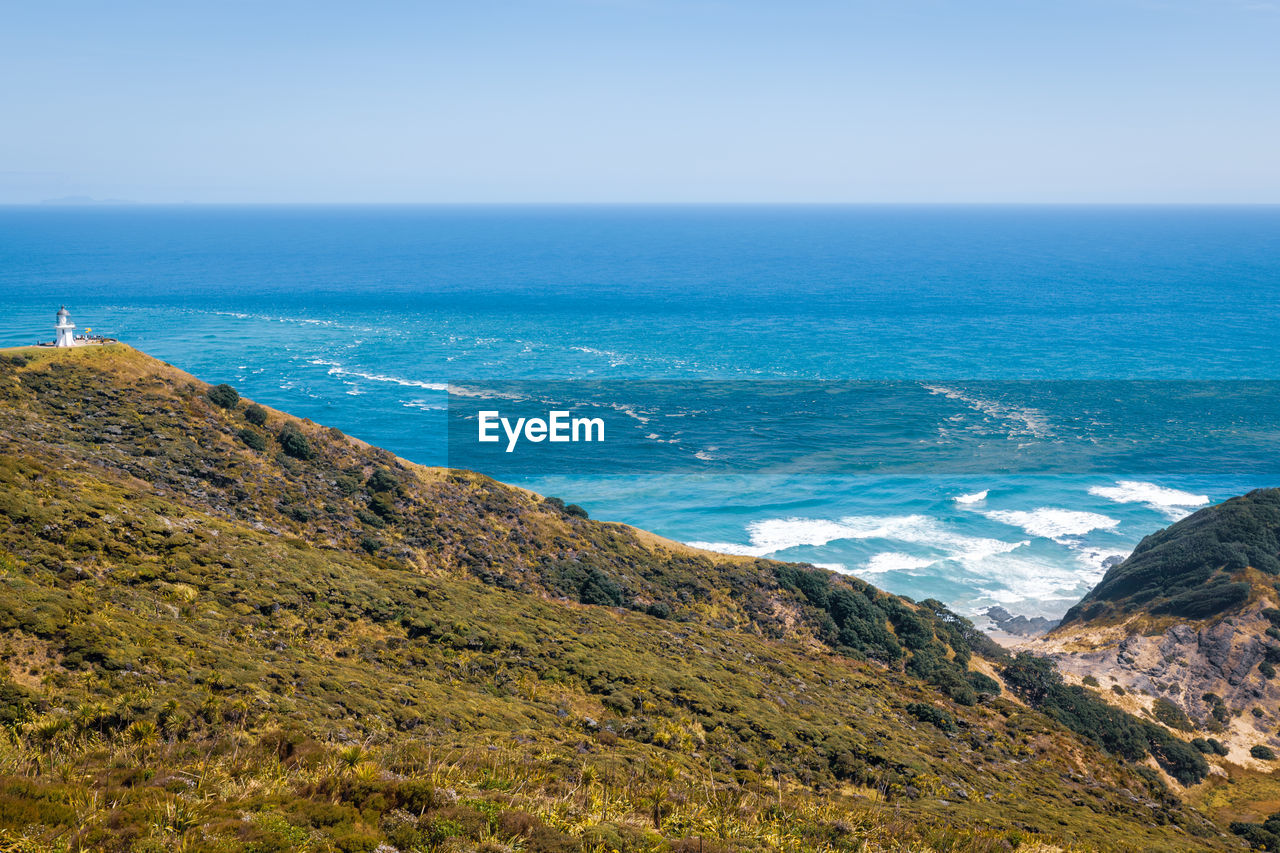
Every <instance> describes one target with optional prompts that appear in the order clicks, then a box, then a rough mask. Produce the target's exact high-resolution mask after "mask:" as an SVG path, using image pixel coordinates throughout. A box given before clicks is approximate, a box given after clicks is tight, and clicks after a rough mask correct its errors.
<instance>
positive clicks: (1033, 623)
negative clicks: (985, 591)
mask: <svg viewBox="0 0 1280 853" xmlns="http://www.w3.org/2000/svg"><path fill="white" fill-rule="evenodd" d="M987 618H988V619H990V620H991V621H992V622H994V623H995V626H996V627H997V628H999V629H1000V630H1001V631H1004V632H1005V633H1006V634H1014V635H1016V636H1018V637H1038V636H1040V635H1041V634H1043V633H1045V632H1046V631H1049V630H1050V629H1052V628H1053V627H1055V626H1056V625H1057V624H1058V620H1056V619H1046V618H1044V617H1043V616H1034V617H1032V618H1030V619H1028V618H1027V617H1026V616H1022V615H1018V616H1014V615H1013V614H1012V613H1010V612H1009V611H1008V610H1005V609H1004V608H1003V607H989V608H987Z"/></svg>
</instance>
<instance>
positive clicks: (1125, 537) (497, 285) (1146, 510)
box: [0, 207, 1280, 615]
mask: <svg viewBox="0 0 1280 853" xmlns="http://www.w3.org/2000/svg"><path fill="white" fill-rule="evenodd" d="M63 303H65V304H67V305H68V307H69V308H70V309H71V310H72V314H73V320H74V321H76V322H77V323H78V324H79V326H80V328H82V329H83V328H85V327H92V329H93V330H94V332H102V333H105V334H109V335H114V336H117V337H120V338H122V339H124V340H126V341H128V342H129V343H132V344H134V345H135V346H138V347H139V348H141V349H144V350H146V351H148V352H150V353H152V354H154V355H156V356H158V357H160V358H163V359H165V360H166V361H169V362H171V363H173V364H176V365H178V366H180V367H182V368H184V369H186V370H189V371H191V372H192V373H195V374H196V375H198V376H200V377H202V378H204V379H207V380H209V381H213V382H218V381H225V382H230V383H232V384H234V385H236V386H237V387H238V388H239V389H240V390H241V391H242V393H244V394H246V395H247V396H250V397H253V398H255V399H258V400H260V401H262V402H264V403H267V404H270V405H272V406H276V407H278V408H281V409H285V410H287V411H290V412H293V413H295V414H298V415H301V416H305V417H310V418H313V419H314V420H316V421H319V422H321V423H325V424H331V425H334V426H337V427H339V428H341V429H343V430H345V431H346V432H349V433H351V434H353V435H356V436H359V437H361V438H364V439H366V440H368V441H371V442H374V443H376V444H379V445H383V446H386V447H388V448H390V449H392V450H394V451H396V452H397V453H400V454H401V455H404V456H406V457H408V458H410V459H414V460H416V461H421V462H425V463H440V462H444V461H447V460H448V458H449V451H450V447H449V445H448V443H447V442H446V440H445V432H444V424H445V419H444V418H445V410H446V405H447V403H448V395H447V394H446V392H445V390H444V388H445V387H446V384H447V383H455V384H457V383H461V384H464V385H466V386H467V387H468V388H471V389H480V390H483V389H484V388H485V387H486V382H487V383H489V384H490V385H493V384H494V383H498V382H500V381H502V380H510V379H519V380H526V381H529V382H537V381H540V380H559V379H576V380H582V379H593V380H608V383H609V384H608V385H607V386H605V387H607V388H608V389H610V390H611V392H612V393H615V394H617V395H619V397H620V398H622V399H618V400H616V401H613V402H614V403H615V404H616V405H617V406H618V407H620V408H626V407H628V406H640V405H647V406H650V409H649V410H646V411H648V412H649V415H648V420H647V421H646V424H648V426H646V431H645V432H644V433H643V435H642V436H641V437H642V438H644V437H646V436H648V435H653V436H654V438H652V439H649V441H650V443H649V444H648V445H646V444H645V442H644V441H638V442H636V443H635V444H634V445H628V450H627V452H628V453H631V454H633V458H630V459H629V460H627V462H628V464H626V465H620V466H618V469H617V470H611V469H609V468H608V467H605V468H591V467H589V466H583V467H582V469H581V470H575V466H573V465H571V464H570V465H554V464H552V465H548V466H547V468H546V470H544V471H538V470H525V471H520V472H514V473H515V476H507V477H505V478H506V479H513V480H517V481H519V482H521V483H522V484H524V485H528V486H530V487H532V488H536V489H538V490H540V491H544V492H546V493H550V494H557V495H559V496H561V497H563V498H564V499H566V500H568V501H572V502H576V503H579V504H582V505H583V506H585V507H586V508H587V509H588V510H590V511H591V513H592V515H593V516H594V517H598V518H607V519H615V520H620V521H626V522H629V523H633V524H637V525H640V526H642V527H646V528H649V529H652V530H655V531H657V532H659V533H662V534H664V535H667V536H671V537H673V538H676V539H680V540H683V541H689V542H698V543H703V544H706V545H709V546H711V547H714V548H717V549H720V550H725V551H734V552H738V553H752V554H761V555H772V556H779V557H786V558H792V559H803V560H808V561H812V562H815V563H818V564H822V565H828V566H831V567H832V568H837V569H839V570H841V571H848V572H852V573H855V574H858V575H860V576H862V577H865V578H867V579H869V580H871V581H873V582H875V583H877V584H878V585H880V586H883V587H886V588H888V589H891V590H894V591H897V592H902V593H905V594H908V595H912V596H915V597H926V596H935V597H938V598H941V599H943V600H944V601H947V602H949V603H951V604H952V605H954V606H956V607H957V608H959V609H960V610H962V611H964V612H967V613H977V612H980V611H981V610H982V609H984V608H985V607H987V606H990V605H991V604H997V603H998V604H1003V605H1004V606H1006V607H1008V608H1009V609H1011V610H1013V611H1015V612H1022V613H1028V614H1049V615H1054V614H1060V613H1061V612H1062V611H1063V610H1065V608H1066V607H1067V606H1069V605H1070V604H1071V603H1073V602H1074V601H1075V600H1076V599H1077V598H1078V597H1079V596H1080V595H1081V594H1083V592H1085V591H1086V590H1087V589H1088V588H1089V587H1090V586H1091V585H1092V584H1093V583H1095V582H1096V580H1097V579H1098V578H1099V577H1100V576H1101V573H1102V563H1103V561H1104V560H1105V559H1106V558H1107V557H1110V556H1113V555H1123V554H1125V553H1127V551H1128V550H1129V549H1131V548H1132V547H1133V545H1134V544H1135V543H1136V542H1137V541H1138V539H1139V538H1141V536H1142V535H1144V534H1145V533H1148V532H1151V531H1153V530H1155V529H1157V528H1159V527H1161V526H1164V525H1166V524H1168V523H1169V522H1170V521H1171V520H1172V519H1175V518H1178V517H1180V516H1182V515H1184V514H1185V513H1187V512H1190V511H1192V510H1193V509H1194V508H1195V507H1196V506H1199V505H1202V504H1203V503H1204V502H1206V501H1210V500H1220V499H1222V498H1225V497H1228V496H1230V495H1232V494H1236V493H1238V492H1240V491H1243V490H1245V489H1247V488H1251V487H1254V486H1260V485H1275V484H1277V472H1276V471H1275V470H1274V469H1275V467H1276V465H1277V463H1276V461H1275V456H1276V454H1275V453H1274V449H1275V448H1276V447H1277V444H1276V437H1277V436H1278V435H1280V427H1278V425H1277V421H1280V413H1277V411H1276V410H1277V409H1280V406H1278V405H1276V402H1275V401H1276V399H1277V398H1276V396H1275V387H1276V386H1275V385H1273V384H1272V383H1273V382H1275V381H1278V380H1280V355H1278V353H1280V323H1277V320H1278V319H1280V316H1278V315H1280V307H1277V306H1280V209H1276V208H1017V207H977V208H966V207H932V208H913V207H862V208H859V207H834V208H833V207H782V208H779V207H685V208H679V207H676V208H668V207H598V208H589V207H546V208H539V207H525V208H510V207H506V208H504V207H492V208H490V207H461V208H458V207H455V208H430V207H426V208H85V209H79V208H76V209H44V208H8V209H0V309H3V310H2V311H0V342H2V343H5V344H17V343H28V342H32V341H34V340H36V339H49V338H51V337H52V329H51V326H52V322H53V312H54V311H55V310H56V309H57V307H58V305H60V304H63ZM639 380H644V381H643V382H641V381H639ZM760 380H773V381H781V382H790V383H837V382H840V381H843V380H881V381H891V383H892V388H893V389H894V395H895V396H894V397H893V403H892V406H891V407H889V408H881V409H877V410H875V411H876V414H875V416H871V415H869V414H868V413H867V412H866V411H865V410H862V409H856V408H855V409H853V410H851V411H852V412H853V413H854V414H855V415H858V417H856V418H853V421H856V424H857V429H854V430H850V429H849V428H848V426H847V425H845V426H841V427H839V428H832V427H831V426H830V424H827V423H818V422H816V421H814V420H810V421H806V420H805V419H804V418H803V417H801V418H799V419H798V420H796V421H795V422H788V426H787V430H788V431H775V432H767V431H762V430H755V431H751V430H747V431H739V432H738V433H736V434H734V433H732V431H730V432H729V433H726V434H724V435H723V436H721V438H720V439H717V441H719V442H720V443H719V444H717V442H716V441H712V440H710V438H709V436H711V435H712V434H713V433H712V432H708V431H707V430H708V429H710V428H712V427H714V428H717V429H718V427H719V426H720V424H719V423H717V422H714V421H713V422H711V424H710V427H708V426H707V425H706V424H703V425H702V427H701V429H702V431H701V432H699V429H700V428H697V427H694V426H692V423H693V422H692V421H689V422H688V423H687V424H686V423H684V422H681V421H679V420H678V419H679V418H681V417H688V416H689V415H690V414H691V413H692V412H693V410H694V409H695V408H697V406H696V405H695V403H696V402H697V400H696V398H697V396H698V393H699V392H698V391H697V389H698V388H699V387H715V388H717V389H719V390H720V391H723V390H724V389H733V388H739V389H741V393H742V394H743V395H744V400H745V398H746V396H748V395H750V394H751V393H752V390H751V389H752V385H751V383H758V382H759V381H760ZM993 380H1027V381H1028V383H1027V384H1026V386H1025V387H1022V388H1021V390H1019V386H1018V385H1016V384H1014V385H1000V384H998V383H996V384H993V383H992V381H993ZM1084 380H1088V381H1089V382H1086V383H1084V384H1080V383H1081V382H1082V381H1084ZM1239 380H1257V381H1256V382H1254V383H1253V384H1242V383H1241V382H1240V381H1239ZM628 382H633V383H634V384H633V385H628ZM1194 382H1201V383H1204V384H1202V385H1199V386H1195V385H1190V384H1188V383H1194ZM662 383H692V384H690V385H687V386H680V385H675V384H673V385H672V386H671V387H672V388H682V389H686V390H683V391H682V392H681V394H679V395H676V394H674V393H668V394H667V395H666V396H665V397H664V396H661V395H659V396H658V397H654V396H653V388H654V387H659V388H660V387H662ZM698 383H704V385H702V386H700V385H699V384H698ZM1073 383H1074V384H1073ZM1089 383H1093V384H1089ZM815 387H818V386H815ZM1080 388H1090V389H1092V390H1091V391H1090V392H1089V393H1090V394H1091V395H1092V396H1088V399H1084V398H1081V397H1079V396H1078V395H1077V394H1076V393H1075V391H1074V390H1071V389H1080ZM1100 389H1101V390H1100ZM1068 391H1070V393H1067V392H1068ZM568 402H569V403H570V404H571V403H572V402H573V401H572V400H569V401H568ZM743 405H746V404H745V402H744V403H743ZM682 406H683V407H684V408H683V409H682ZM890 408H891V409H892V411H893V413H894V416H893V417H892V418H890V417H888V416H887V415H886V414H885V413H886V412H887V411H889V409H890ZM702 410H704V409H699V411H702ZM882 426H883V429H880V427H882ZM878 430H879V431H878ZM714 434H715V435H720V433H719V432H716V433H714ZM1167 436H1177V440H1176V441H1162V440H1161V439H1162V438H1164V437H1167ZM961 439H962V442H961V443H960V444H958V445H957V444H955V442H956V441H958V440H961ZM695 445H696V446H695ZM939 446H944V447H948V448H951V449H952V450H955V449H956V448H957V447H958V448H959V449H960V451H964V452H965V453H967V452H968V451H969V450H972V453H971V454H970V455H968V456H965V455H963V453H962V454H961V455H959V456H957V455H955V454H954V453H952V454H951V455H945V456H944V457H939V456H936V455H934V454H935V451H936V449H937V447H939ZM686 450H687V453H685V451H686ZM855 451H856V452H855ZM1015 451H1016V452H1015ZM681 453H685V455H684V456H679V455H680V454H681ZM662 454H666V455H662ZM672 454H675V455H676V456H679V459H680V464H676V465H672V464H667V463H666V462H661V463H660V462H659V458H660V457H661V459H663V460H667V459H668V458H670V457H671V456H672ZM699 454H701V455H699ZM868 454H873V455H874V456H875V458H876V459H878V460H882V461H883V463H884V464H883V465H882V466H879V467H878V468H877V466H868V465H867V464H866V461H867V455H868ZM726 460H729V462H728V463H726ZM922 460H923V461H922ZM939 460H940V461H939ZM493 473H499V474H501V473H503V472H502V471H497V470H495V471H494V472H493ZM984 493H985V494H984ZM957 498H961V500H957Z"/></svg>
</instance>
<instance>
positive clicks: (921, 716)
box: [907, 702, 957, 732]
mask: <svg viewBox="0 0 1280 853" xmlns="http://www.w3.org/2000/svg"><path fill="white" fill-rule="evenodd" d="M907 713H908V714H910V715H911V716H913V717H915V718H916V719H917V720H919V721H920V722H922V723H929V724H930V725H934V726H937V727H938V728H939V729H942V731H944V732H954V731H956V730H957V726H956V718H955V717H953V716H951V715H950V714H949V713H947V712H946V711H944V710H942V709H941V708H937V707H934V706H933V705H926V704H924V703H923V702H912V703H911V704H910V705H907Z"/></svg>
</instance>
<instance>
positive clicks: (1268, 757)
mask: <svg viewBox="0 0 1280 853" xmlns="http://www.w3.org/2000/svg"><path fill="white" fill-rule="evenodd" d="M1249 754H1250V755H1252V756H1253V757H1254V758H1257V759H1261V760H1262V761H1274V760H1275V757H1276V753H1275V750H1274V749H1272V748H1271V747H1269V746H1265V745H1264V744H1257V745H1256V746H1251V747H1249Z"/></svg>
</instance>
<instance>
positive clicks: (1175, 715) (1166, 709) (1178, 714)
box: [1151, 696, 1195, 732]
mask: <svg viewBox="0 0 1280 853" xmlns="http://www.w3.org/2000/svg"><path fill="white" fill-rule="evenodd" d="M1151 714H1152V716H1154V717H1155V718H1156V719H1157V720H1159V721H1160V722H1162V723H1164V724H1165V725H1166V726H1168V727H1169V728H1171V729H1178V730H1179V731H1184V732H1189V731H1191V730H1192V729H1193V728H1195V727H1194V726H1193V725H1192V724H1191V720H1190V718H1188V717H1187V715H1186V714H1185V713H1184V712H1183V710H1182V709H1181V708H1179V707H1178V706H1177V705H1175V704H1174V703H1173V702H1171V701H1169V700H1168V699H1166V698H1164V697H1163V696H1161V697H1160V698H1158V699H1156V701H1155V703H1154V704H1152V706H1151Z"/></svg>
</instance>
